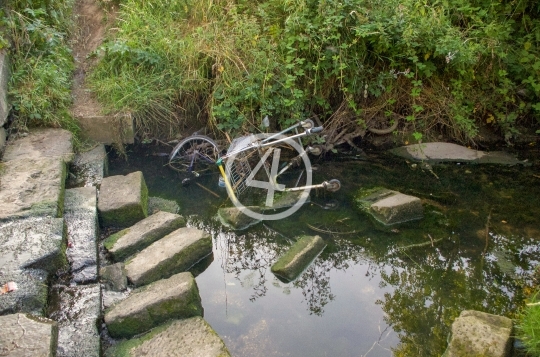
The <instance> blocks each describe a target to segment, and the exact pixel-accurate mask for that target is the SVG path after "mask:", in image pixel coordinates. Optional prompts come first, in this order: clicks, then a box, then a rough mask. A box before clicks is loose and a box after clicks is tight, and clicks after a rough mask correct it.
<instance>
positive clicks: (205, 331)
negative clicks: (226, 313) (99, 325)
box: [105, 317, 231, 357]
mask: <svg viewBox="0 0 540 357" xmlns="http://www.w3.org/2000/svg"><path fill="white" fill-rule="evenodd" d="M105 356H106V357H119V356H126V357H142V356H154V357H165V356H183V357H230V356H231V355H230V353H229V351H228V350H227V347H226V346H225V344H224V343H223V340H222V339H221V338H220V337H219V336H218V335H217V334H216V332H215V331H214V330H213V329H212V327H211V326H210V325H209V324H208V323H207V322H206V321H205V320H204V319H203V318H201V317H192V318H189V319H185V320H176V321H173V322H170V323H168V324H166V325H163V326H160V327H158V328H156V329H154V330H152V331H151V332H150V333H148V334H146V335H144V336H142V337H140V338H137V339H133V340H128V341H124V342H121V343H119V344H117V345H114V346H113V347H111V348H110V349H108V350H107V351H106V353H105Z"/></svg>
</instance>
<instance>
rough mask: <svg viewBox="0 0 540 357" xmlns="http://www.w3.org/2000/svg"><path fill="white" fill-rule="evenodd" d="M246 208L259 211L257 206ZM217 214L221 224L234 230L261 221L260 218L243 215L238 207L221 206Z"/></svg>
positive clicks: (242, 228)
mask: <svg viewBox="0 0 540 357" xmlns="http://www.w3.org/2000/svg"><path fill="white" fill-rule="evenodd" d="M246 208H247V209H249V210H250V211H253V212H255V213H261V209H260V208H259V207H254V206H249V207H246ZM217 214H218V218H219V220H220V222H221V224H223V225H224V226H225V227H229V228H231V229H235V230H244V229H246V228H248V227H251V226H253V225H255V224H257V223H259V222H261V220H260V219H257V218H253V217H250V216H248V215H245V214H244V213H242V210H241V209H239V208H238V207H221V208H220V209H218V213H217Z"/></svg>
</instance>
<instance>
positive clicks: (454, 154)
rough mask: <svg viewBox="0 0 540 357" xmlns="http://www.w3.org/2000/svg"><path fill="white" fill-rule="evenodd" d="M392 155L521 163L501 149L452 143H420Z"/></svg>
mask: <svg viewBox="0 0 540 357" xmlns="http://www.w3.org/2000/svg"><path fill="white" fill-rule="evenodd" d="M390 152H391V153H393V154H394V155H397V156H400V157H403V158H405V159H410V160H418V161H428V162H432V163H434V162H471V163H477V164H500V165H516V164H523V163H524V161H520V160H518V159H517V158H516V157H514V156H513V155H511V154H509V153H506V152H503V151H493V152H485V151H479V150H472V149H469V148H466V147H464V146H461V145H457V144H452V143H441V142H435V143H422V144H414V145H408V146H402V147H399V148H396V149H392V150H390Z"/></svg>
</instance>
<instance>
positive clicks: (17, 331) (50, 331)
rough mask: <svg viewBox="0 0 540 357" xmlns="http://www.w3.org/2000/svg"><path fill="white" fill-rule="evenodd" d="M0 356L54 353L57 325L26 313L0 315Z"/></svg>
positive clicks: (51, 356)
mask: <svg viewBox="0 0 540 357" xmlns="http://www.w3.org/2000/svg"><path fill="white" fill-rule="evenodd" d="M0 326H2V328H1V329H0V356H13V357H16V356H21V357H22V356H43V357H49V356H50V357H53V356H55V355H56V343H57V341H58V325H57V323H56V322H55V321H53V320H49V319H46V318H43V317H36V316H32V315H27V314H13V315H5V316H0Z"/></svg>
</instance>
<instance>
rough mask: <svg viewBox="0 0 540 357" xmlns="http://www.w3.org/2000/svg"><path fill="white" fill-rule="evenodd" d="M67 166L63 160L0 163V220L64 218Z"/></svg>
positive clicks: (44, 158) (48, 159)
mask: <svg viewBox="0 0 540 357" xmlns="http://www.w3.org/2000/svg"><path fill="white" fill-rule="evenodd" d="M65 178H66V167H65V164H64V162H63V161H62V160H61V159H60V158H51V157H42V158H36V159H30V158H29V159H19V160H12V161H8V162H3V163H0V202H2V204H1V205H0V221H2V220H8V219H13V218H21V217H29V216H52V217H61V216H62V212H63V207H64V187H65V186H64V182H65Z"/></svg>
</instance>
